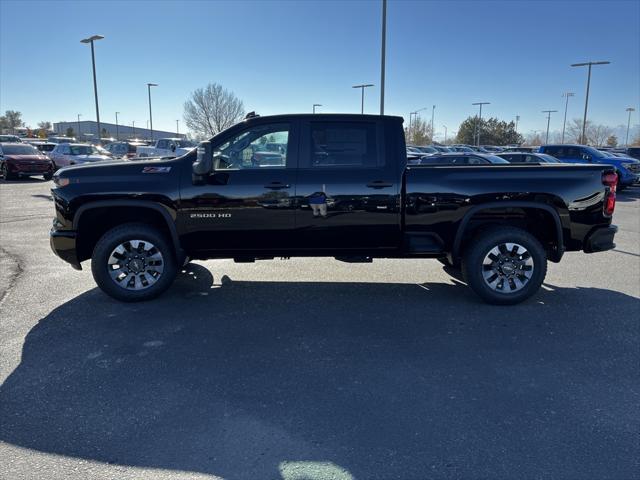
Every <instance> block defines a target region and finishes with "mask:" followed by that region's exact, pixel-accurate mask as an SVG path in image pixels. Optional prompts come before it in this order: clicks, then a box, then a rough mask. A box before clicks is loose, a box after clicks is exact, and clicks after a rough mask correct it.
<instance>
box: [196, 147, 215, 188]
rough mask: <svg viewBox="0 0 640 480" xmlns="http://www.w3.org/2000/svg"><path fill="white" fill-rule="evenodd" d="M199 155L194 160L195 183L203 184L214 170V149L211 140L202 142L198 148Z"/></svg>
mask: <svg viewBox="0 0 640 480" xmlns="http://www.w3.org/2000/svg"><path fill="white" fill-rule="evenodd" d="M197 155H198V157H197V158H196V161H195V162H193V175H192V178H193V183H194V184H202V183H204V180H205V178H206V177H207V175H209V174H210V173H211V172H212V170H213V150H212V148H211V142H200V145H198V150H197Z"/></svg>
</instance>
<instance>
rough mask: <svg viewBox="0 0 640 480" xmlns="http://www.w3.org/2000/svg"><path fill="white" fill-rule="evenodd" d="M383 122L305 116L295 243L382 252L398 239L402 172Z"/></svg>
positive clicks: (298, 184) (307, 247)
mask: <svg viewBox="0 0 640 480" xmlns="http://www.w3.org/2000/svg"><path fill="white" fill-rule="evenodd" d="M382 127H383V125H382V123H381V120H376V119H371V120H370V121H365V120H357V121H332V120H327V119H322V120H320V121H314V120H309V121H307V122H305V123H304V124H303V126H302V127H301V132H302V135H301V137H302V140H301V147H300V161H299V164H300V168H299V169H298V180H297V187H296V189H297V190H296V197H297V209H296V238H297V243H298V247H300V248H306V249H314V250H321V249H329V250H380V249H385V248H397V247H398V245H399V243H400V208H399V207H400V203H399V193H400V175H399V174H398V172H397V163H396V162H397V161H398V160H397V159H396V161H395V162H394V161H393V160H394V159H391V158H386V155H385V145H384V138H383V134H382V132H383V128H382Z"/></svg>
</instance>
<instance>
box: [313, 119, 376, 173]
mask: <svg viewBox="0 0 640 480" xmlns="http://www.w3.org/2000/svg"><path fill="white" fill-rule="evenodd" d="M376 130H377V129H376V124H375V123H374V122H371V123H369V122H312V123H311V142H310V149H311V152H310V159H311V165H310V166H311V167H312V168H345V167H346V168H354V167H356V168H358V167H360V168H367V167H377V166H379V165H380V164H381V158H380V155H379V154H378V144H377V141H378V140H377V134H376Z"/></svg>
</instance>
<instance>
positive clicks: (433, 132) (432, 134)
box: [431, 105, 436, 143]
mask: <svg viewBox="0 0 640 480" xmlns="http://www.w3.org/2000/svg"><path fill="white" fill-rule="evenodd" d="M435 111H436V106H435V105H434V106H432V107H431V143H433V138H434V137H435V136H436V131H435V130H434V128H435V127H434V126H433V125H434V124H433V119H434V116H435Z"/></svg>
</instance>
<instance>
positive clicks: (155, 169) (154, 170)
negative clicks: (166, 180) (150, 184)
mask: <svg viewBox="0 0 640 480" xmlns="http://www.w3.org/2000/svg"><path fill="white" fill-rule="evenodd" d="M170 171H171V167H144V168H143V169H142V173H169V172H170Z"/></svg>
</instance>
